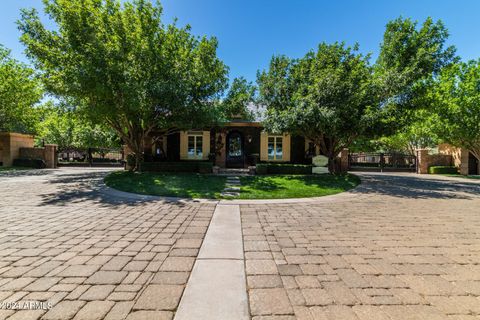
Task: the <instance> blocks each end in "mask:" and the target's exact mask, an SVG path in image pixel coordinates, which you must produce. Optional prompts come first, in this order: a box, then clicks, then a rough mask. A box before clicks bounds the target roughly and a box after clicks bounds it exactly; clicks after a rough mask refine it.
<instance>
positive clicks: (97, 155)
mask: <svg viewBox="0 0 480 320" xmlns="http://www.w3.org/2000/svg"><path fill="white" fill-rule="evenodd" d="M123 164H124V154H123V150H122V149H120V148H118V149H115V148H86V149H71V150H62V151H59V152H58V165H59V166H78V167H89V166H95V167H101V166H123Z"/></svg>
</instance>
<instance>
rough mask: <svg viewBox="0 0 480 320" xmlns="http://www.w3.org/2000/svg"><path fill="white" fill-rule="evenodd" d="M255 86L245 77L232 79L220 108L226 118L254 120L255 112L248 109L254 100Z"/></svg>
mask: <svg viewBox="0 0 480 320" xmlns="http://www.w3.org/2000/svg"><path fill="white" fill-rule="evenodd" d="M256 91H257V88H256V87H255V86H254V85H253V84H252V83H251V82H248V81H247V80H246V79H245V78H243V77H240V78H235V79H233V82H232V85H231V86H230V88H229V90H228V92H227V95H226V96H225V99H223V101H222V110H223V112H225V116H226V118H227V119H229V120H232V119H234V118H240V119H242V120H254V119H255V114H253V112H252V110H250V109H249V105H250V104H252V103H254V102H255V94H256Z"/></svg>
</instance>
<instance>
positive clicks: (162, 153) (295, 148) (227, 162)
mask: <svg viewBox="0 0 480 320" xmlns="http://www.w3.org/2000/svg"><path fill="white" fill-rule="evenodd" d="M315 149H316V148H315V147H314V145H313V143H311V142H309V141H308V140H307V139H305V138H304V137H301V136H292V135H290V134H288V133H285V134H271V133H268V132H266V131H265V130H264V129H263V127H262V124H261V123H259V122H249V121H240V120H237V121H232V122H228V123H225V124H224V125H223V126H221V127H215V128H201V129H196V130H188V131H178V132H174V133H171V134H167V135H162V134H158V133H155V132H153V133H152V134H151V135H150V137H149V138H148V139H146V141H145V155H144V157H145V161H147V162H149V161H201V160H204V161H206V160H210V161H214V163H215V165H217V166H219V167H221V168H246V167H248V166H254V165H256V164H257V163H258V162H275V163H298V164H305V163H311V158H312V156H314V155H315V154H317V153H318V152H316V150H315ZM317 149H318V148H317Z"/></svg>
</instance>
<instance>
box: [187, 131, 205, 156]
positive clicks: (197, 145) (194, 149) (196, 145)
mask: <svg viewBox="0 0 480 320" xmlns="http://www.w3.org/2000/svg"><path fill="white" fill-rule="evenodd" d="M187 141H188V144H187V157H188V159H202V158H203V151H202V150H203V149H202V148H203V133H202V132H201V131H189V132H188V133H187Z"/></svg>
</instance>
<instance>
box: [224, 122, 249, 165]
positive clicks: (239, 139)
mask: <svg viewBox="0 0 480 320" xmlns="http://www.w3.org/2000/svg"><path fill="white" fill-rule="evenodd" d="M226 147H227V156H226V163H225V165H226V167H227V168H243V167H245V151H244V141H243V134H242V133H241V132H239V131H232V132H230V133H229V134H228V135H227V145H226Z"/></svg>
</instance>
